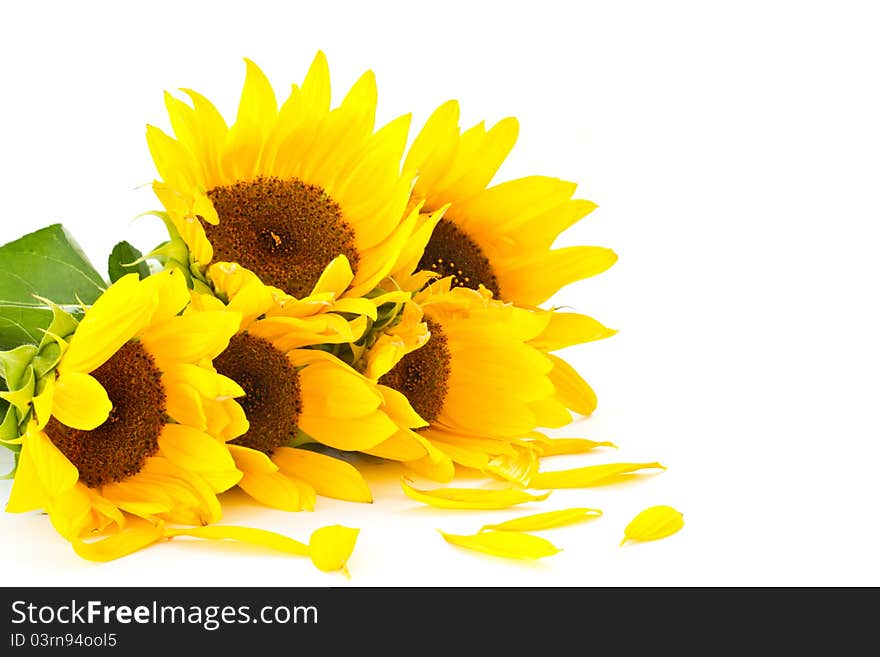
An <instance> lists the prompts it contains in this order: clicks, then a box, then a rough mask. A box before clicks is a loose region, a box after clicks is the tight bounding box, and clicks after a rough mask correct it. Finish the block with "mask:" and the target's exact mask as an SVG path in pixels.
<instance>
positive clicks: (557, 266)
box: [502, 246, 617, 306]
mask: <svg viewBox="0 0 880 657" xmlns="http://www.w3.org/2000/svg"><path fill="white" fill-rule="evenodd" d="M615 262H617V254H616V253H614V251H612V250H611V249H607V248H605V247H600V246H569V247H565V248H562V249H554V250H552V251H540V252H538V253H536V254H532V255H528V256H524V257H522V258H517V259H516V262H515V263H512V264H511V266H510V267H509V268H508V270H507V272H506V274H505V280H504V285H503V287H504V289H503V291H502V292H503V294H504V297H505V298H506V299H511V300H515V301H516V303H519V304H522V305H526V306H537V305H538V304H541V303H543V302H544V301H546V300H547V299H549V298H550V297H551V296H552V295H553V294H555V293H556V292H557V291H558V290H559V289H560V288H561V287H564V286H565V285H568V284H569V283H573V282H575V281H579V280H582V279H585V278H589V277H591V276H595V275H597V274H601V273H602V272H603V271H605V270H606V269H608V268H609V267H611V266H612V265H613V264H614V263H615ZM535 272H540V275H536V274H535Z"/></svg>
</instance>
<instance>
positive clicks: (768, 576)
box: [0, 0, 880, 586]
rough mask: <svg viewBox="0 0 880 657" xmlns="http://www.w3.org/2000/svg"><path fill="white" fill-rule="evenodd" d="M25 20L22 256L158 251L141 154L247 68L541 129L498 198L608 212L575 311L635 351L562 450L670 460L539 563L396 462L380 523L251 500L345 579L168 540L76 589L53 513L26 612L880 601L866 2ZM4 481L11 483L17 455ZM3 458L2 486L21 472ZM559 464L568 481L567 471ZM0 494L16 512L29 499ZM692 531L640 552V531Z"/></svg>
mask: <svg viewBox="0 0 880 657" xmlns="http://www.w3.org/2000/svg"><path fill="white" fill-rule="evenodd" d="M12 7H13V5H12V4H11V3H6V4H4V5H3V7H2V9H0V74H2V91H0V199H2V206H0V243H5V242H7V241H9V240H12V239H15V238H17V237H19V236H21V235H23V234H24V233H27V232H30V231H31V230H34V229H37V228H39V227H42V226H44V225H47V224H49V223H53V222H58V221H60V222H63V223H64V224H65V225H66V226H67V227H68V228H69V229H70V231H71V232H72V233H73V234H74V235H75V236H76V237H77V239H78V240H79V242H80V244H81V245H82V246H83V247H84V249H85V250H86V252H87V253H88V254H89V255H90V256H91V257H92V259H93V261H94V262H95V263H96V266H98V268H99V269H101V270H102V271H103V270H104V267H105V261H106V255H107V253H108V251H109V249H110V248H111V247H112V245H113V244H114V243H115V242H116V241H118V240H119V239H129V240H130V241H132V242H134V243H135V244H136V245H138V246H140V247H142V248H148V247H150V246H152V245H153V244H154V243H155V242H156V241H158V240H159V239H160V238H161V233H160V232H159V230H158V227H157V226H156V225H155V224H153V223H151V222H150V221H149V220H141V221H138V222H135V223H131V219H132V218H133V217H134V216H135V215H137V214H138V213H140V212H143V211H144V210H149V209H157V208H158V207H159V206H158V202H157V201H156V200H155V199H154V197H153V196H152V193H151V192H150V190H149V189H148V188H146V187H144V185H145V184H146V183H149V182H150V181H151V180H152V178H153V175H154V173H153V167H152V163H151V161H150V157H149V153H148V151H147V147H146V143H145V138H144V128H145V125H146V124H147V123H154V124H156V125H159V126H160V127H163V128H165V127H167V120H166V118H165V114H164V109H163V101H162V92H163V91H164V90H166V89H175V88H179V87H191V88H194V89H196V90H198V91H201V92H202V93H204V94H205V95H207V96H208V97H209V98H211V99H212V100H214V101H215V102H216V103H217V104H218V107H219V108H220V109H221V111H222V112H223V113H224V114H225V116H227V118H229V119H232V118H233V117H234V110H235V107H236V103H237V99H238V95H239V93H240V87H241V83H242V81H243V77H244V64H243V62H242V58H243V57H249V58H251V59H253V60H254V61H255V62H257V64H259V65H260V66H261V67H262V68H263V70H264V71H265V72H266V73H267V75H268V76H269V79H270V80H271V81H272V82H273V84H274V86H275V88H276V90H277V91H278V93H279V95H281V94H283V93H284V91H285V90H286V88H287V85H288V84H289V83H291V82H300V81H301V80H302V78H303V76H304V75H305V72H306V70H307V67H308V65H309V63H310V61H311V59H312V58H313V56H314V54H315V52H316V51H317V50H318V49H322V50H324V51H325V53H326V54H327V57H328V59H329V62H330V70H331V77H332V81H333V84H334V85H335V94H334V98H335V100H337V101H338V100H339V99H341V94H342V93H343V92H344V91H345V90H347V88H348V86H349V85H350V84H351V83H352V82H354V80H355V79H356V78H357V77H358V76H359V74H360V73H361V72H363V71H364V70H366V69H368V68H371V69H373V70H374V71H375V72H376V75H377V78H378V84H379V99H380V100H379V117H380V119H381V120H388V119H390V118H393V117H395V116H397V115H399V114H402V113H405V112H410V111H411V112H412V113H413V116H414V126H415V127H419V126H420V125H421V123H422V122H423V121H424V120H425V118H426V117H427V116H428V114H429V113H430V111H431V110H432V109H433V107H435V106H436V105H438V104H439V103H440V102H442V101H444V100H446V99H449V98H458V99H459V100H460V101H461V104H462V113H463V122H464V124H465V125H471V124H473V123H475V122H477V121H479V120H483V119H485V120H487V121H488V122H494V121H497V120H499V119H501V118H503V117H505V116H509V115H513V116H516V117H518V118H519V119H520V123H521V130H520V139H519V142H518V144H517V146H516V148H515V149H514V151H513V154H512V155H511V157H510V158H509V159H508V161H507V162H506V163H505V165H504V167H503V168H502V170H501V171H500V172H499V175H498V178H497V180H504V179H508V178H511V177H516V176H520V175H527V174H531V173H541V174H546V175H554V176H559V177H563V178H566V179H570V180H573V181H576V182H578V183H579V196H581V197H583V198H588V199H590V200H593V201H595V202H597V203H598V204H599V206H600V207H599V209H598V210H597V211H595V212H594V213H593V214H592V215H591V216H590V218H589V219H588V220H586V221H585V222H583V224H582V225H579V226H577V227H576V228H575V229H573V230H571V231H569V233H567V234H565V235H564V236H563V239H562V240H561V241H560V243H565V244H597V245H604V246H609V247H612V248H614V249H615V250H616V251H617V252H618V254H619V255H620V261H619V262H618V264H617V265H615V267H614V268H612V270H610V271H609V272H607V273H605V274H603V275H601V276H598V277H596V278H594V279H591V280H588V281H584V282H581V283H578V284H575V285H572V286H570V287H568V288H566V289H565V290H563V291H562V292H561V293H560V294H559V295H558V296H557V297H556V298H555V301H556V302H558V303H562V304H567V305H570V306H572V307H574V308H576V309H577V310H579V311H581V312H585V313H588V314H592V315H594V316H596V317H597V318H599V319H600V320H602V321H604V322H605V323H607V324H608V325H610V326H613V327H616V328H618V329H620V333H619V334H618V335H617V336H615V337H614V338H612V339H610V340H607V341H604V342H600V343H594V344H590V345H583V346H580V347H576V348H572V349H569V350H568V351H567V353H566V354H565V355H566V356H567V357H568V358H569V359H570V360H571V361H572V362H573V363H575V364H576V365H577V366H578V368H579V369H580V370H581V371H582V372H583V373H584V374H585V376H586V377H587V378H588V379H589V380H590V381H591V383H592V384H593V385H594V387H595V388H596V390H597V392H598V394H599V398H600V407H599V409H598V410H597V412H596V413H595V414H594V416H593V417H591V418H589V419H587V420H582V421H579V422H578V423H576V424H575V425H574V426H573V427H571V428H570V430H568V431H566V432H563V433H565V434H566V435H579V436H584V437H588V438H593V439H596V440H613V441H614V442H616V443H617V444H618V445H620V449H619V450H617V451H616V452H607V451H606V452H601V453H597V454H594V455H591V456H589V457H582V458H576V459H573V460H572V462H571V464H572V465H575V464H577V465H582V464H587V463H600V462H609V461H612V460H625V461H652V460H659V461H660V462H662V463H663V464H665V465H666V466H668V471H666V472H664V473H662V474H659V475H657V476H652V477H647V478H645V479H643V480H641V481H638V482H635V483H629V484H626V485H616V486H613V487H608V488H596V489H589V490H573V491H564V490H563V491H557V492H554V493H553V494H552V495H551V497H550V499H549V500H548V501H547V502H545V503H543V504H538V505H535V506H533V507H530V508H531V509H532V510H534V511H542V510H549V509H551V508H563V507H565V506H594V507H598V508H600V509H603V510H604V512H605V515H604V516H603V517H602V518H600V519H599V520H596V521H590V522H587V523H583V524H580V525H576V526H572V527H567V528H560V529H557V530H553V531H551V532H547V533H544V534H543V535H544V536H546V537H547V538H548V539H550V540H551V541H553V542H554V543H555V544H557V545H558V546H560V547H562V548H564V550H563V552H561V553H560V554H558V555H556V556H554V557H551V558H549V559H545V560H543V561H542V562H540V563H525V564H523V563H518V562H511V561H505V560H501V559H496V558H491V557H488V556H481V555H478V554H476V553H472V552H467V551H464V550H461V549H458V548H454V547H452V546H449V545H447V544H446V543H444V542H443V540H442V539H441V537H440V536H439V534H437V532H436V531H435V530H436V529H437V528H439V529H443V530H444V531H450V532H457V533H469V532H471V531H476V530H477V529H478V528H479V527H480V526H481V525H482V524H484V523H486V522H490V521H495V520H497V519H500V518H507V517H512V516H515V515H519V514H522V513H525V512H526V511H527V510H528V508H527V507H520V508H518V509H512V510H509V511H501V512H491V513H490V512H479V511H478V512H458V513H455V512H444V511H440V510H436V509H428V508H423V507H421V506H420V505H418V504H417V503H415V502H412V501H410V500H408V499H407V498H405V497H404V496H403V494H402V492H401V490H400V487H399V485H398V483H397V482H398V477H399V475H400V471H399V470H398V469H397V468H396V467H395V466H393V465H388V466H373V467H372V468H371V470H370V481H371V482H372V484H373V488H374V494H375V497H376V502H375V503H374V504H373V505H353V504H346V503H342V502H336V501H332V500H324V499H319V505H318V508H317V509H316V511H315V512H314V513H300V514H285V513H281V512H275V511H272V510H268V509H258V508H257V507H254V506H251V505H248V504H246V503H245V501H244V499H243V498H242V497H241V496H239V495H236V494H232V495H230V496H229V499H228V511H227V514H226V517H225V521H226V522H228V523H244V522H248V523H249V524H252V525H256V526H260V527H265V528H271V529H276V530H279V531H283V532H285V533H288V534H290V535H292V536H294V537H298V538H301V539H307V537H308V534H309V532H310V531H311V530H312V529H313V528H315V527H318V526H321V525H324V524H332V523H337V522H339V523H342V524H346V525H349V526H355V527H360V528H361V530H362V531H361V535H360V538H359V541H358V546H357V549H356V551H355V554H354V556H353V558H352V560H351V562H350V570H351V575H352V576H351V579H345V578H344V577H343V576H342V575H340V574H332V575H328V574H325V573H321V572H319V571H317V570H316V569H314V568H313V567H312V566H311V564H310V563H308V561H307V560H302V559H296V558H290V557H285V556H279V555H276V554H273V553H270V552H266V551H261V550H258V549H254V548H249V547H243V546H234V545H217V544H211V543H208V542H198V543H196V542H188V541H185V540H176V541H173V542H171V543H167V544H162V545H158V546H154V547H152V548H150V549H148V550H145V551H143V552H140V553H138V554H135V555H132V556H130V557H127V558H125V559H122V560H119V561H116V562H113V563H109V564H101V565H98V564H93V563H87V562H83V561H81V560H80V559H79V558H78V557H76V556H75V555H74V553H73V552H72V550H71V549H70V548H69V546H68V545H67V544H66V543H65V542H64V541H63V540H62V539H61V538H60V537H58V536H57V535H56V534H55V532H54V530H53V529H52V528H51V525H50V523H49V522H48V519H47V518H46V517H44V516H40V515H37V514H33V515H11V514H5V513H4V514H0V554H3V555H4V560H5V566H6V567H5V568H4V569H3V576H2V579H0V582H2V585H7V586H8V585H33V586H40V585H52V584H62V585H111V586H135V585H164V584H169V585H177V584H179V585H211V586H215V585H216V586H221V585H246V584H255V585H282V586H283V585H311V586H325V585H327V586H361V585H364V586H365V585H379V586H383V585H403V586H421V585H441V586H443V585H487V586H489V585H502V586H503V585H524V586H537V585H551V586H571V585H577V586H592V585H605V586H643V585H650V586H654V585H667V586H679V585H683V586H684V585H686V586H701V585H712V586H715V585H733V586H736V585H771V586H776V585H871V586H877V585H878V584H880V567H878V565H877V564H878V561H877V559H876V545H877V541H878V539H880V523H878V520H877V517H878V515H877V502H878V499H880V486H878V483H877V481H878V477H877V474H876V472H877V465H876V464H877V461H878V458H880V447H878V445H880V431H878V422H877V419H876V411H875V409H876V408H877V401H876V400H877V398H878V397H880V395H878V393H880V386H878V372H880V358H878V355H880V354H878V347H877V345H878V339H880V322H878V311H877V305H878V282H880V271H878V270H880V267H878V258H877V251H878V244H880V242H878V239H877V237H878V231H877V224H878V221H880V212H878V207H880V193H878V182H880V128H878V124H880V122H878V117H880V93H878V85H877V62H878V61H880V45H878V41H877V39H876V33H877V30H878V27H880V10H878V6H877V4H876V3H873V2H854V1H847V0H837V1H835V2H830V1H828V2H809V1H801V2H782V1H767V0H764V1H761V2H757V1H743V0H741V1H740V2H729V3H720V2H716V3H706V2H683V1H670V2H663V3H655V2H648V1H645V2H634V1H630V2H617V3H602V2H574V1H572V2H560V1H556V0H544V1H543V2H540V3H535V2H527V3H526V2H524V3H519V2H507V3H498V4H497V5H494V4H490V3H475V2H458V1H452V0H445V1H444V2H442V3H436V4H428V3H412V2H387V1H386V2H372V3H354V2H324V3H300V2H275V3H272V2H259V1H255V0H251V1H250V2H247V3H226V2H189V3H179V2H166V1H164V0H163V1H151V2H149V3H141V4H135V3H109V2H108V3H98V2H81V3H75V4H70V3H62V2H57V3H54V2H43V3H31V4H27V5H25V4H24V3H15V5H14V8H12ZM5 458H6V455H5V454H4V456H2V457H0V459H5ZM5 463H6V462H5V461H2V462H0V466H2V465H5ZM563 464H564V463H560V464H558V465H557V464H555V463H554V464H553V465H554V467H561V466H562V465H563ZM8 491H9V484H8V482H3V483H0V501H5V499H6V497H7V496H8ZM653 504H671V505H673V506H675V507H677V508H679V509H680V510H681V511H682V512H684V514H685V519H686V523H687V524H686V526H685V528H684V530H682V531H681V532H680V533H678V534H676V535H675V536H673V537H670V538H668V539H666V540H664V541H658V542H655V543H645V544H639V545H633V544H631V545H628V546H626V547H624V548H619V547H618V543H619V541H620V538H621V535H622V530H623V527H624V526H625V525H626V523H627V522H628V521H629V520H630V519H631V518H632V517H633V516H634V515H635V514H636V513H637V512H638V511H640V510H641V509H642V508H645V507H647V506H650V505H653Z"/></svg>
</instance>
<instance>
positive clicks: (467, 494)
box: [400, 480, 550, 509]
mask: <svg viewBox="0 0 880 657" xmlns="http://www.w3.org/2000/svg"><path fill="white" fill-rule="evenodd" d="M400 484H401V486H403V492H404V493H406V494H407V496H408V497H411V498H412V499H414V500H417V501H419V502H422V503H424V504H428V505H430V506H435V507H438V508H441V509H505V508H507V507H509V506H514V505H516V504H522V503H524V502H540V501H541V500H545V499H547V497H548V496H549V495H550V493H549V492H548V493H544V494H543V495H531V494H530V493H527V492H525V491H523V490H520V489H518V488H502V489H494V490H486V489H480V488H434V489H432V490H418V489H416V488H413V487H412V486H410V485H409V484H408V483H407V482H406V480H402V481H401V482H400Z"/></svg>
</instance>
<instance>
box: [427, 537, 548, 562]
mask: <svg viewBox="0 0 880 657" xmlns="http://www.w3.org/2000/svg"><path fill="white" fill-rule="evenodd" d="M440 534H441V535H442V536H443V538H445V539H446V542H447V543H451V544H452V545H457V546H459V547H463V548H468V549H469V550H476V551H478V552H485V553H486V554H492V555H494V556H496V557H505V558H507V559H541V558H542V557H550V556H553V555H554V554H556V553H557V552H560V549H559V548H558V547H556V546H555V545H553V543H551V542H550V541H548V540H546V539H543V538H541V537H540V536H533V535H532V534H524V533H522V532H506V531H505V532H492V531H489V532H480V533H479V534H473V535H469V536H462V535H459V534H446V533H444V532H442V531H441V532H440Z"/></svg>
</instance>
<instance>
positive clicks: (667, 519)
mask: <svg viewBox="0 0 880 657" xmlns="http://www.w3.org/2000/svg"><path fill="white" fill-rule="evenodd" d="M682 527H684V515H683V514H682V513H681V512H680V511H677V510H675V509H673V508H672V507H671V506H664V505H660V506H652V507H650V508H647V509H645V510H644V511H642V512H641V513H639V514H638V515H637V516H636V517H635V518H633V519H632V521H631V522H630V523H629V524H628V525H627V526H626V529H624V530H623V534H624V538H623V540H622V541H621V542H620V544H621V545H623V544H624V543H626V542H627V541H655V540H657V539H658V538H666V537H667V536H670V535H672V534H674V533H675V532H677V531H678V530H679V529H681V528H682Z"/></svg>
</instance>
